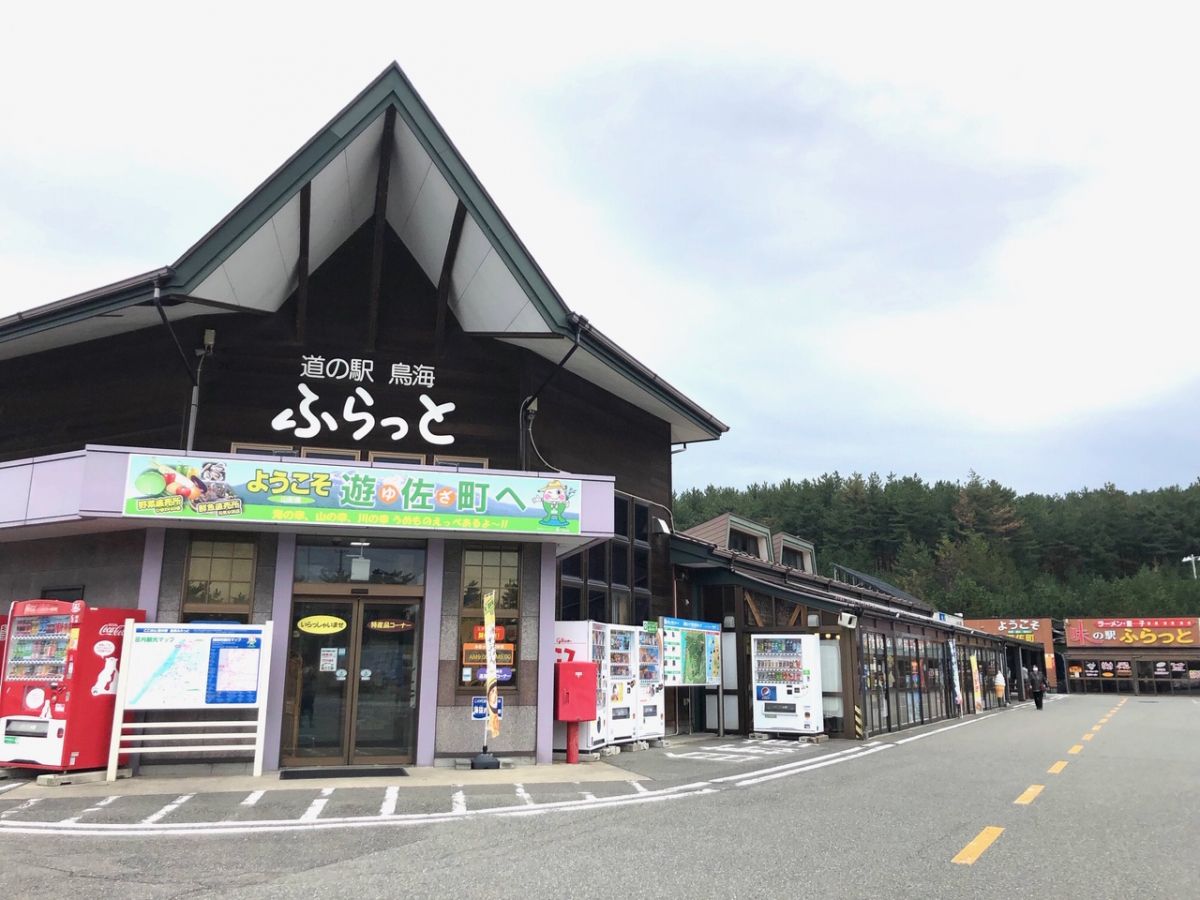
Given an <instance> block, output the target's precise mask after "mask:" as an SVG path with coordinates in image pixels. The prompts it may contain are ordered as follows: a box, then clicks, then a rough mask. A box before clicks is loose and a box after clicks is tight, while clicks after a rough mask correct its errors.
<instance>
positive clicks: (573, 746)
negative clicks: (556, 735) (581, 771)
mask: <svg viewBox="0 0 1200 900" xmlns="http://www.w3.org/2000/svg"><path fill="white" fill-rule="evenodd" d="M567 765H569V766H577V765H579V723H578V722H568V723H567Z"/></svg>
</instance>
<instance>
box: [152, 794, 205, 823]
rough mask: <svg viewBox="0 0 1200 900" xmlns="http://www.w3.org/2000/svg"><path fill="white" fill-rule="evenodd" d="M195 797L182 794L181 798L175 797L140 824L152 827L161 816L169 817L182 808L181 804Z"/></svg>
mask: <svg viewBox="0 0 1200 900" xmlns="http://www.w3.org/2000/svg"><path fill="white" fill-rule="evenodd" d="M195 796H196V795H195V794H184V795H183V796H181V797H176V798H175V799H174V800H173V801H172V802H170V803H168V804H167V805H166V806H164V807H163V808H162V809H160V810H159V811H158V812H156V813H154V815H151V816H146V818H144V819H142V824H143V825H153V824H154V823H155V822H157V821H158V820H159V819H161V818H163V816H169V815H170V814H171V813H173V812H175V810H177V809H179V807H181V806H183V804H185V803H187V802H188V801H189V800H191V799H192V798H193V797H195Z"/></svg>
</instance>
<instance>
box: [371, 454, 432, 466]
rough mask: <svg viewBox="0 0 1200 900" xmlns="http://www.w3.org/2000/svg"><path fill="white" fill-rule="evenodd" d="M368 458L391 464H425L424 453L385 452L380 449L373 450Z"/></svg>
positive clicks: (375, 461) (372, 460)
mask: <svg viewBox="0 0 1200 900" xmlns="http://www.w3.org/2000/svg"><path fill="white" fill-rule="evenodd" d="M368 458H369V459H370V460H371V462H373V463H383V464H384V465H389V466H423V465H425V454H424V453H384V452H381V451H379V450H372V451H371V453H370V456H369V457H368Z"/></svg>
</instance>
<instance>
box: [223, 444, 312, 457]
mask: <svg viewBox="0 0 1200 900" xmlns="http://www.w3.org/2000/svg"><path fill="white" fill-rule="evenodd" d="M229 452H230V453H234V454H237V455H239V456H297V455H298V454H297V453H296V448H295V447H289V446H287V445H286V444H230V445H229Z"/></svg>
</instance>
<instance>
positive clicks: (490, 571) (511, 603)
mask: <svg viewBox="0 0 1200 900" xmlns="http://www.w3.org/2000/svg"><path fill="white" fill-rule="evenodd" d="M520 559H521V557H520V553H519V552H518V551H517V550H516V549H515V548H502V549H494V548H491V547H489V548H487V549H482V548H471V547H468V548H467V549H466V550H464V551H463V576H462V605H461V607H460V609H459V626H458V627H459V646H460V647H461V648H462V658H461V662H462V666H461V673H462V674H461V675H460V676H459V682H458V687H459V689H460V690H472V691H478V690H479V688H480V687H482V685H483V684H484V682H485V681H486V679H487V662H486V653H487V651H486V647H485V639H484V634H483V601H484V598H485V597H487V596H489V595H491V596H493V597H495V600H496V667H497V670H498V671H499V682H500V687H502V688H515V687H516V686H517V660H518V659H520V648H521V642H520V628H521V582H520Z"/></svg>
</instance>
